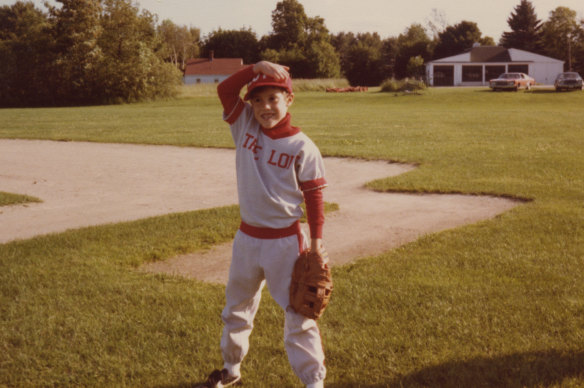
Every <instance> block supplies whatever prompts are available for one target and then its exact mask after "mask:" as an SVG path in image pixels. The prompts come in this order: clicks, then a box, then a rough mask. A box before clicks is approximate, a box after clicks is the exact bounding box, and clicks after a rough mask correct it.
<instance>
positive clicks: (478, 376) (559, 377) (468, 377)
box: [326, 350, 584, 388]
mask: <svg viewBox="0 0 584 388" xmlns="http://www.w3.org/2000/svg"><path fill="white" fill-rule="evenodd" d="M576 377H580V378H582V379H584V351H577V352H559V351H555V350H548V351H536V352H528V353H516V354H511V355H507V356H500V357H494V358H487V357H477V358H473V359H470V360H468V361H451V362H446V363H443V364H440V365H435V366H431V367H427V368H423V369H420V370H418V371H416V372H413V373H411V374H408V375H405V376H402V377H399V378H395V379H391V380H388V381H387V382H384V383H380V384H367V383H366V382H364V381H353V382H349V381H348V382H339V383H331V384H326V387H329V388H348V387H364V388H381V387H396V388H397V387H434V388H435V387H438V388H451V387H469V388H472V387H497V388H499V387H509V388H511V387H542V386H553V385H561V383H562V381H564V380H565V379H566V378H576Z"/></svg>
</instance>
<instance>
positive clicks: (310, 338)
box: [221, 230, 326, 384]
mask: <svg viewBox="0 0 584 388" xmlns="http://www.w3.org/2000/svg"><path fill="white" fill-rule="evenodd" d="M306 241H307V240H306V238H304V236H303V235H297V234H295V235H292V236H288V237H283V238H271V239H268V238H257V237H252V236H250V235H248V234H246V233H244V232H242V231H241V230H239V231H238V232H237V234H236V236H235V240H234V242H233V254H232V259H231V267H230V269H229V280H228V283H227V288H226V291H225V294H226V295H225V296H226V304H225V308H224V309H223V313H222V314H221V317H222V319H223V323H224V328H223V335H222V337H221V352H222V355H223V360H224V362H225V363H226V364H230V365H238V364H240V363H241V362H242V361H243V358H244V357H245V355H246V354H247V352H248V350H249V336H250V334H251V331H252V329H253V321H254V317H255V315H256V313H257V311H258V307H259V304H260V298H261V292H262V289H263V287H264V285H265V284H266V283H267V285H268V290H269V291H270V294H271V295H272V297H273V298H274V300H275V301H276V302H277V303H278V304H279V305H280V307H282V309H283V310H284V311H285V325H284V345H285V347H286V352H287V354H288V360H289V362H290V364H291V366H292V369H293V370H294V372H295V373H296V375H297V376H298V377H299V378H300V380H301V381H302V382H303V383H304V384H311V383H315V382H318V381H322V380H324V378H325V376H326V368H325V366H324V352H323V348H322V341H321V337H320V332H319V329H318V326H317V324H316V321H314V320H313V319H309V318H306V317H304V316H303V315H300V314H297V313H296V312H295V311H294V310H293V309H292V308H291V307H289V299H290V298H289V288H290V281H291V276H292V269H293V267H294V263H295V261H296V259H297V257H298V255H299V249H300V244H302V248H306V247H307V245H306Z"/></svg>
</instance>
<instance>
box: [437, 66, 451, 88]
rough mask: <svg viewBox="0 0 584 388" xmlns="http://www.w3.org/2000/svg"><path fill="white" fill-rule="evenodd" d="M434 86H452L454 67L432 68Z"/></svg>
mask: <svg viewBox="0 0 584 388" xmlns="http://www.w3.org/2000/svg"><path fill="white" fill-rule="evenodd" d="M433 84H434V86H454V66H434V83H433Z"/></svg>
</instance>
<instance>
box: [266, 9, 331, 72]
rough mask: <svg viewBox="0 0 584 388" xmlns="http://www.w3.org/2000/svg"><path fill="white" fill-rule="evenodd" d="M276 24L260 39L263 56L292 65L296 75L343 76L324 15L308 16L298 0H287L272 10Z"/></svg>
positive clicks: (292, 70)
mask: <svg viewBox="0 0 584 388" xmlns="http://www.w3.org/2000/svg"><path fill="white" fill-rule="evenodd" d="M272 28H273V32H272V33H271V34H270V35H268V36H265V37H263V38H262V40H261V42H260V45H261V46H262V48H263V50H262V54H261V58H263V59H268V60H276V61H277V62H279V63H282V64H284V65H288V66H290V69H291V73H292V76H293V77H296V78H330V77H338V76H339V74H340V61H339V57H338V55H337V53H336V52H335V50H334V47H333V46H332V44H331V38H330V35H329V32H328V29H327V28H326V26H325V23H324V19H322V18H320V17H314V18H309V17H308V16H306V13H305V12H304V7H303V6H302V4H300V3H299V2H298V1H297V0H283V1H280V2H278V4H277V5H276V9H275V10H274V11H273V12H272Z"/></svg>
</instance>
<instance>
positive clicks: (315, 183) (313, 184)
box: [300, 178, 328, 191]
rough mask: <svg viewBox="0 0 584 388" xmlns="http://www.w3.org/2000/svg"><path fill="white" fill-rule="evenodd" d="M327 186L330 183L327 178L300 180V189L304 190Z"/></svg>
mask: <svg viewBox="0 0 584 388" xmlns="http://www.w3.org/2000/svg"><path fill="white" fill-rule="evenodd" d="M326 186H328V183H327V181H326V179H325V178H318V179H315V180H312V181H307V182H300V190H302V191H310V190H316V189H321V188H324V187H326Z"/></svg>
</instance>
